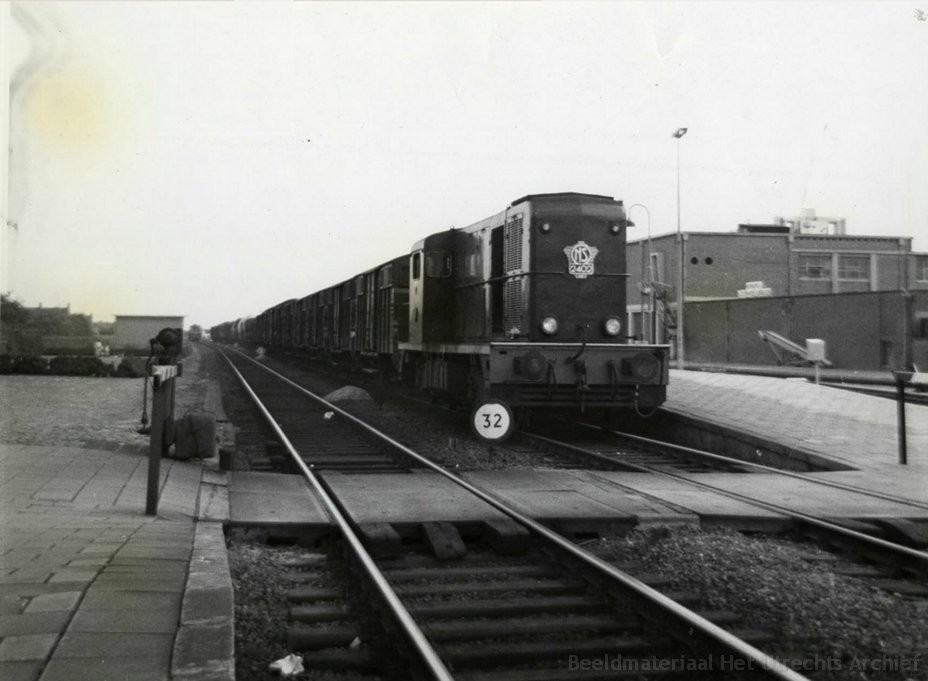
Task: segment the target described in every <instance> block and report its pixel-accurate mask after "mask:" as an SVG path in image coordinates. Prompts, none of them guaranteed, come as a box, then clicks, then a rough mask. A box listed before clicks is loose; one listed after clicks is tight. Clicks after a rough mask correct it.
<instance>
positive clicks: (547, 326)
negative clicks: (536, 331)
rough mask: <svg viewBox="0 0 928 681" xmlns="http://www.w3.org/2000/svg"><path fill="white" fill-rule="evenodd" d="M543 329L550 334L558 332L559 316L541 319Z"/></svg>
mask: <svg viewBox="0 0 928 681" xmlns="http://www.w3.org/2000/svg"><path fill="white" fill-rule="evenodd" d="M541 330H542V331H544V332H545V333H546V334H548V335H549V336H553V335H554V334H556V333H557V317H545V318H544V319H542V320H541Z"/></svg>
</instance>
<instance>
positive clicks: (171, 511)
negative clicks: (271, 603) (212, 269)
mask: <svg viewBox="0 0 928 681" xmlns="http://www.w3.org/2000/svg"><path fill="white" fill-rule="evenodd" d="M197 352H198V351H197ZM197 363H198V356H197V354H196V352H195V353H194V355H193V356H191V357H189V358H187V360H185V376H186V377H188V382H187V385H184V384H183V383H181V382H178V388H177V410H176V412H175V413H176V415H177V416H180V415H182V414H183V413H184V412H185V411H186V410H189V409H195V408H202V402H203V398H204V395H205V393H206V390H207V386H206V384H205V382H204V381H198V380H195V379H196V372H197ZM141 387H142V382H141V380H120V379H88V378H70V377H43V376H0V403H2V404H3V409H2V410H0V613H2V615H3V617H2V623H0V678H2V679H3V680H4V681H8V680H11V681H16V680H18V679H28V680H29V681H35V680H36V679H39V680H40V681H56V680H58V679H67V681H107V679H114V680H115V679H119V680H120V681H125V679H133V680H138V681H147V680H148V679H153V680H159V681H161V680H167V679H168V678H170V670H171V662H172V656H173V648H174V644H175V638H176V636H177V632H178V629H179V626H180V619H181V605H182V602H183V596H184V589H185V586H186V583H187V579H188V575H187V572H188V566H189V563H190V557H191V554H192V552H193V543H194V536H195V528H196V522H195V521H196V510H197V499H198V497H199V486H200V480H201V477H202V463H201V462H200V461H199V460H195V461H193V462H177V461H173V460H169V459H162V460H161V462H160V469H161V470H160V477H159V480H158V483H159V490H160V500H159V506H158V515H157V516H154V517H152V516H147V515H145V502H146V493H147V479H148V456H147V452H148V438H147V437H146V436H141V435H139V434H138V433H136V432H135V430H136V429H137V428H138V426H139V421H138V418H139V413H140V410H141ZM220 536H221V528H220ZM223 548H224V546H223ZM228 615H231V608H230V609H229V613H228Z"/></svg>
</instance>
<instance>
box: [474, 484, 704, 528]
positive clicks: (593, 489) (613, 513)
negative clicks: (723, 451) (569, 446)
mask: <svg viewBox="0 0 928 681" xmlns="http://www.w3.org/2000/svg"><path fill="white" fill-rule="evenodd" d="M463 477H465V478H466V479H467V480H470V481H472V482H473V483H474V484H476V485H478V486H480V487H481V488H483V489H485V490H487V491H488V492H491V493H493V494H496V495H497V496H499V497H501V498H502V499H504V500H506V501H509V502H511V503H513V504H515V505H516V506H518V507H519V509H520V510H522V511H523V512H524V513H525V514H527V515H529V516H531V517H533V518H536V519H538V520H542V521H545V520H571V521H580V520H590V521H606V520H609V521H612V522H613V523H618V524H623V523H624V524H627V525H630V526H631V525H635V524H639V523H641V522H656V521H657V520H659V519H660V520H665V521H667V522H695V520H696V517H695V515H693V514H692V513H691V512H690V511H689V510H687V509H685V508H681V507H679V506H674V505H672V504H668V503H665V502H662V501H660V500H658V499H656V498H651V497H647V496H645V495H642V494H640V493H638V492H635V491H634V490H630V489H627V488H621V487H617V486H616V485H614V484H612V483H611V482H610V481H608V480H604V479H602V478H599V477H597V476H595V475H592V474H590V473H589V472H586V471H519V470H513V471H479V472H473V473H466V474H464V476H463Z"/></svg>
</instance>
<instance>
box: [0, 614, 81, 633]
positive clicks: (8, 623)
mask: <svg viewBox="0 0 928 681" xmlns="http://www.w3.org/2000/svg"><path fill="white" fill-rule="evenodd" d="M70 617H71V613H70V612H69V611H67V610H53V611H51V612H36V613H30V614H28V615H26V614H23V615H4V616H3V617H0V638H3V637H5V636H24V635H27V634H54V633H61V632H62V631H64V629H65V627H66V626H68V618H70Z"/></svg>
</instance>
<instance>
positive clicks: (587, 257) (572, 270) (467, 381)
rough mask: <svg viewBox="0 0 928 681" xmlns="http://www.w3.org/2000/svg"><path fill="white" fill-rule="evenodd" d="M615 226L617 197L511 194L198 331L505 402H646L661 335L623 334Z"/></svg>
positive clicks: (664, 374)
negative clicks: (403, 247) (400, 247)
mask: <svg viewBox="0 0 928 681" xmlns="http://www.w3.org/2000/svg"><path fill="white" fill-rule="evenodd" d="M627 226H628V222H627V220H626V215H625V208H624V207H623V204H622V202H621V201H617V200H615V199H613V198H612V197H609V196H599V195H594V194H579V193H560V194H533V195H528V196H524V197H522V198H520V199H518V200H516V201H513V202H512V204H510V205H509V206H508V207H507V208H505V209H504V210H503V211H501V212H499V213H496V214H495V215H492V216H490V217H488V218H486V219H484V220H481V221H479V222H477V223H475V224H472V225H470V226H468V227H465V228H463V229H450V230H446V231H443V232H439V233H437V234H432V235H431V236H428V237H426V238H425V239H423V240H421V241H419V242H417V243H416V244H414V245H413V247H412V251H411V253H410V254H408V255H403V256H401V257H398V258H394V259H393V260H390V261H389V262H386V263H384V264H382V265H380V266H378V267H375V268H373V269H371V270H368V271H366V272H362V273H361V274H358V275H357V276H355V277H354V278H352V279H350V280H348V281H345V282H342V283H340V284H337V285H335V286H332V287H330V288H327V289H324V290H322V291H317V292H315V293H311V294H310V295H307V296H305V297H303V298H294V299H291V300H287V301H284V302H282V303H279V304H278V305H276V306H274V307H272V308H270V309H268V310H265V311H264V312H262V313H261V314H259V315H258V316H257V317H254V318H243V319H239V320H236V321H234V322H227V323H225V324H220V325H219V326H217V327H213V329H211V335H212V338H213V340H215V341H219V342H239V343H242V344H246V345H248V344H251V345H262V346H264V347H265V348H266V349H267V351H268V352H270V353H273V352H275V351H276V352H281V351H282V352H287V353H296V354H302V355H305V356H307V357H309V358H313V357H315V358H323V359H327V360H329V361H338V362H346V361H347V362H352V363H354V364H355V365H357V366H359V367H362V368H364V369H366V370H368V371H370V372H372V373H374V372H376V373H379V374H382V375H386V376H390V377H393V378H396V379H399V380H402V381H405V382H407V383H408V384H410V385H411V386H413V387H415V388H418V389H421V390H426V391H430V392H433V393H442V394H446V395H451V396H454V397H457V398H458V399H459V400H462V401H464V402H467V403H470V404H477V405H480V404H491V403H492V404H496V405H499V406H500V408H501V409H504V410H506V411H507V412H509V413H510V415H511V411H510V410H511V409H512V408H516V409H521V408H529V409H531V408H538V407H580V408H586V407H597V408H607V409H612V408H635V409H638V410H639V412H640V410H647V411H650V410H652V409H653V408H655V407H657V406H659V405H660V404H662V403H663V402H664V399H665V396H666V386H667V378H668V351H669V347H668V346H666V345H655V344H646V343H642V342H639V341H637V340H636V339H635V338H632V337H629V336H627V335H626V334H625V329H624V323H625V301H626V287H627V286H628V274H627V272H626V260H625V231H626V228H627ZM484 419H485V420H487V419H488V417H486V416H484Z"/></svg>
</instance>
